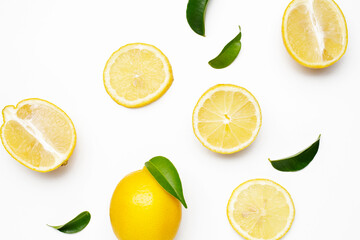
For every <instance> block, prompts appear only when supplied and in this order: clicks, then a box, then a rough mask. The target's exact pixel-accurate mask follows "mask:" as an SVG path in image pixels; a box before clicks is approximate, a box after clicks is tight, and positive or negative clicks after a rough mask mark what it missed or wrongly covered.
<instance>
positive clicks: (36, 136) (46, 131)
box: [1, 99, 76, 172]
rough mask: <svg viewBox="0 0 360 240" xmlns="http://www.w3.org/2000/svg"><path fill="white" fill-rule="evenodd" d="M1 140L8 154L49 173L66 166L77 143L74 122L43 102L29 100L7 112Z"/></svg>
mask: <svg viewBox="0 0 360 240" xmlns="http://www.w3.org/2000/svg"><path fill="white" fill-rule="evenodd" d="M2 113H3V120H4V124H3V125H2V126H1V140H2V143H3V145H4V147H5V149H6V151H7V152H8V153H9V154H10V155H11V156H12V157H13V158H15V159H16V160H17V161H18V162H20V163H21V164H23V165H25V166H26V167H28V168H30V169H32V170H35V171H38V172H48V171H51V170H54V169H56V168H58V167H59V166H61V165H65V164H66V163H67V160H68V159H69V157H70V156H71V154H72V152H73V150H74V148H75V143H76V132H75V128H74V125H73V123H72V121H71V119H70V118H69V117H68V116H67V115H66V113H65V112H63V111H62V110H61V109H60V108H58V107H57V106H55V105H54V104H52V103H50V102H47V101H45V100H42V99H26V100H23V101H21V102H19V103H18V105H17V106H16V107H14V106H6V107H5V108H4V109H3V112H2Z"/></svg>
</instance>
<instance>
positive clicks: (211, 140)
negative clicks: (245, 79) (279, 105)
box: [193, 84, 261, 154]
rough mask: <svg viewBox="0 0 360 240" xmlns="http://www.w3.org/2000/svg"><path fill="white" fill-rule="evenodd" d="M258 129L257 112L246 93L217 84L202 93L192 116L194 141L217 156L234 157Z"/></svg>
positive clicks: (240, 88)
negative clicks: (229, 155)
mask: <svg viewBox="0 0 360 240" xmlns="http://www.w3.org/2000/svg"><path fill="white" fill-rule="evenodd" d="M260 126H261V110H260V106H259V104H258V102H257V100H256V99H255V97H254V96H253V95H252V94H251V93H250V92H249V91H247V90H246V89H244V88H242V87H239V86H235V85H230V84H220V85H216V86H214V87H212V88H210V89H209V90H208V91H207V92H205V93H204V94H203V95H202V96H201V98H200V99H199V101H198V103H197V104H196V106H195V109H194V112H193V128H194V133H195V135H196V137H197V138H198V139H199V141H200V142H201V143H202V144H203V145H204V146H205V147H207V148H208V149H210V150H212V151H214V152H217V153H224V154H229V153H234V152H237V151H240V150H242V149H244V148H245V147H247V146H249V145H250V144H251V143H252V142H253V141H254V140H255V138H256V136H257V134H258V132H259V130H260Z"/></svg>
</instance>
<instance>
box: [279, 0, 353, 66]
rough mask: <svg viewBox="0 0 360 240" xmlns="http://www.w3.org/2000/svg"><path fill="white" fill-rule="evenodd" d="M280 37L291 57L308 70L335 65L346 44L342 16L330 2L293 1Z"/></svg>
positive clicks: (329, 0) (338, 9)
mask: <svg viewBox="0 0 360 240" xmlns="http://www.w3.org/2000/svg"><path fill="white" fill-rule="evenodd" d="M282 36H283V41H284V44H285V47H286V49H287V50H288V52H289V53H290V55H291V56H292V57H293V58H294V59H295V60H296V61H297V62H298V63H300V64H302V65H304V66H306V67H310V68H324V67H327V66H330V65H332V64H334V63H335V62H336V61H338V60H339V59H340V58H341V57H342V56H343V55H344V54H345V51H346V47H347V43H348V32H347V27H346V21H345V17H344V15H343V13H342V11H341V9H340V8H339V6H338V5H337V4H336V3H335V2H334V1H333V0H293V1H292V2H291V3H290V4H289V5H288V7H287V8H286V10H285V13H284V17H283V22H282Z"/></svg>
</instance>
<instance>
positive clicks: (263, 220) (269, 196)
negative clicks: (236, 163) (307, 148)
mask: <svg viewBox="0 0 360 240" xmlns="http://www.w3.org/2000/svg"><path fill="white" fill-rule="evenodd" d="M227 216H228V219H229V221H230V224H231V226H232V227H233V228H234V230H235V231H236V232H237V233H239V234H240V235H241V236H242V237H244V238H245V239H248V240H277V239H280V238H282V237H283V236H284V235H285V234H286V233H287V232H288V231H289V229H290V227H291V224H292V222H293V221H294V217H295V207H294V203H293V201H292V199H291V196H290V194H289V193H288V192H287V191H286V190H285V189H284V188H283V187H281V186H280V185H279V184H277V183H275V182H273V181H270V180H266V179H254V180H249V181H247V182H245V183H243V184H241V185H240V186H238V187H237V188H236V189H235V190H234V192H233V193H232V195H231V197H230V199H229V202H228V206H227Z"/></svg>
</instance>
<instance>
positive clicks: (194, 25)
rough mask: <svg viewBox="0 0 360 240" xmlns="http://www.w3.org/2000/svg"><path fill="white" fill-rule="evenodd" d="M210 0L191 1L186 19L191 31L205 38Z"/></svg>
mask: <svg viewBox="0 0 360 240" xmlns="http://www.w3.org/2000/svg"><path fill="white" fill-rule="evenodd" d="M207 3H208V0H189V2H188V5H187V9H186V19H187V21H188V23H189V25H190V27H191V29H192V30H193V31H194V32H196V33H197V34H199V35H201V36H204V37H205V11H206V6H207Z"/></svg>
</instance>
